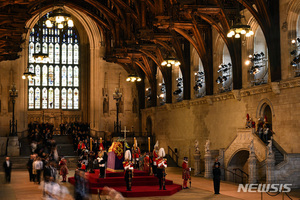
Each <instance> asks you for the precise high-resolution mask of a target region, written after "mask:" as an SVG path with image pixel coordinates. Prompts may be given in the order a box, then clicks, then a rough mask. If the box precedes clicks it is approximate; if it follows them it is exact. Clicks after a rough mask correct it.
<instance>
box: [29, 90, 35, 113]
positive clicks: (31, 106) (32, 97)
mask: <svg viewBox="0 0 300 200" xmlns="http://www.w3.org/2000/svg"><path fill="white" fill-rule="evenodd" d="M28 102H29V109H30V108H31V109H32V108H33V105H34V90H33V88H32V87H31V88H29V99H28Z"/></svg>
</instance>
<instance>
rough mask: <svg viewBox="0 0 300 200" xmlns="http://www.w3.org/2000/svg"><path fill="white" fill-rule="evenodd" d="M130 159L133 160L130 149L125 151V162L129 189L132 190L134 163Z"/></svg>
mask: <svg viewBox="0 0 300 200" xmlns="http://www.w3.org/2000/svg"><path fill="white" fill-rule="evenodd" d="M130 160H131V154H130V150H127V151H126V152H125V161H124V162H123V167H124V173H125V181H126V187H127V191H131V181H132V175H133V164H132V162H131V161H130Z"/></svg>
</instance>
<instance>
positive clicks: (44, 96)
mask: <svg viewBox="0 0 300 200" xmlns="http://www.w3.org/2000/svg"><path fill="white" fill-rule="evenodd" d="M42 95H43V96H42V108H43V109H47V103H48V97H47V89H46V88H43V94H42Z"/></svg>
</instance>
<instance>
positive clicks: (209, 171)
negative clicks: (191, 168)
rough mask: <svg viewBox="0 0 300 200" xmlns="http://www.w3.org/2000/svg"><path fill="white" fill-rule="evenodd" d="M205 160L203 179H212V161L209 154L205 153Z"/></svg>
mask: <svg viewBox="0 0 300 200" xmlns="http://www.w3.org/2000/svg"><path fill="white" fill-rule="evenodd" d="M204 159H205V173H204V177H205V178H212V160H211V153H210V151H207V152H206V153H205V155H204Z"/></svg>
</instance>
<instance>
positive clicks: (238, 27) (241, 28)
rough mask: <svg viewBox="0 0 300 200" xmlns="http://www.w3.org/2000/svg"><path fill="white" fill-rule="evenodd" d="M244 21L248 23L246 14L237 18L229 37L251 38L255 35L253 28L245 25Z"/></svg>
mask: <svg viewBox="0 0 300 200" xmlns="http://www.w3.org/2000/svg"><path fill="white" fill-rule="evenodd" d="M242 4H243V2H242ZM243 12H244V11H243ZM242 19H244V20H245V22H246V19H245V16H244V14H239V15H238V16H236V23H235V24H234V25H233V26H232V27H231V28H230V30H229V32H228V34H227V37H229V38H231V37H234V38H241V36H245V37H250V36H252V35H254V33H253V31H252V30H251V27H250V26H249V25H245V24H243V23H242Z"/></svg>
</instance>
